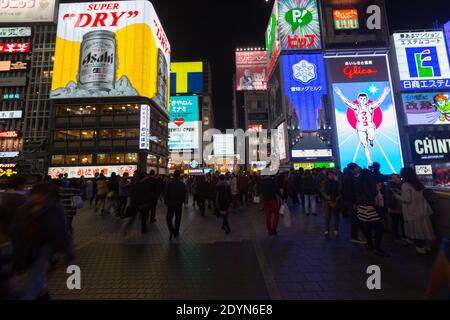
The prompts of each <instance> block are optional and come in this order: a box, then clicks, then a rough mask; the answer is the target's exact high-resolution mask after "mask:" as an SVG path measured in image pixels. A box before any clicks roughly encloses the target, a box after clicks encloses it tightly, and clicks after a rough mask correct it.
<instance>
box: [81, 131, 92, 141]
mask: <svg viewBox="0 0 450 320" xmlns="http://www.w3.org/2000/svg"><path fill="white" fill-rule="evenodd" d="M93 139H95V130H82V131H81V140H93Z"/></svg>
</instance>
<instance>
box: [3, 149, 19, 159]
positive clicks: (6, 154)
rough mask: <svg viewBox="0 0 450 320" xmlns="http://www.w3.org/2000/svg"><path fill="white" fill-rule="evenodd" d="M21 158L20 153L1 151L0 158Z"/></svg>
mask: <svg viewBox="0 0 450 320" xmlns="http://www.w3.org/2000/svg"><path fill="white" fill-rule="evenodd" d="M18 156H19V152H18V151H1V150H0V158H16V157H18Z"/></svg>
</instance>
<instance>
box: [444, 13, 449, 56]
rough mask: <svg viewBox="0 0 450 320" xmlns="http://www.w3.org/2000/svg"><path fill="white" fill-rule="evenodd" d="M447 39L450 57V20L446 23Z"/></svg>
mask: <svg viewBox="0 0 450 320" xmlns="http://www.w3.org/2000/svg"><path fill="white" fill-rule="evenodd" d="M444 32H445V39H446V40H447V53H448V57H449V59H450V21H449V22H447V23H446V24H444Z"/></svg>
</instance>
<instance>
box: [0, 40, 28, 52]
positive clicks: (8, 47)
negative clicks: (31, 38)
mask: <svg viewBox="0 0 450 320" xmlns="http://www.w3.org/2000/svg"><path fill="white" fill-rule="evenodd" d="M24 52H30V43H29V42H20V43H18V42H14V43H0V53H24Z"/></svg>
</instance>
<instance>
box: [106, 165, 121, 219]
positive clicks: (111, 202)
mask: <svg viewBox="0 0 450 320" xmlns="http://www.w3.org/2000/svg"><path fill="white" fill-rule="evenodd" d="M106 201H107V206H106V209H105V212H106V213H108V214H111V213H115V214H116V215H117V214H118V207H119V177H118V176H117V174H116V173H115V172H112V173H111V177H110V178H109V179H108V193H107V195H106Z"/></svg>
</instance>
